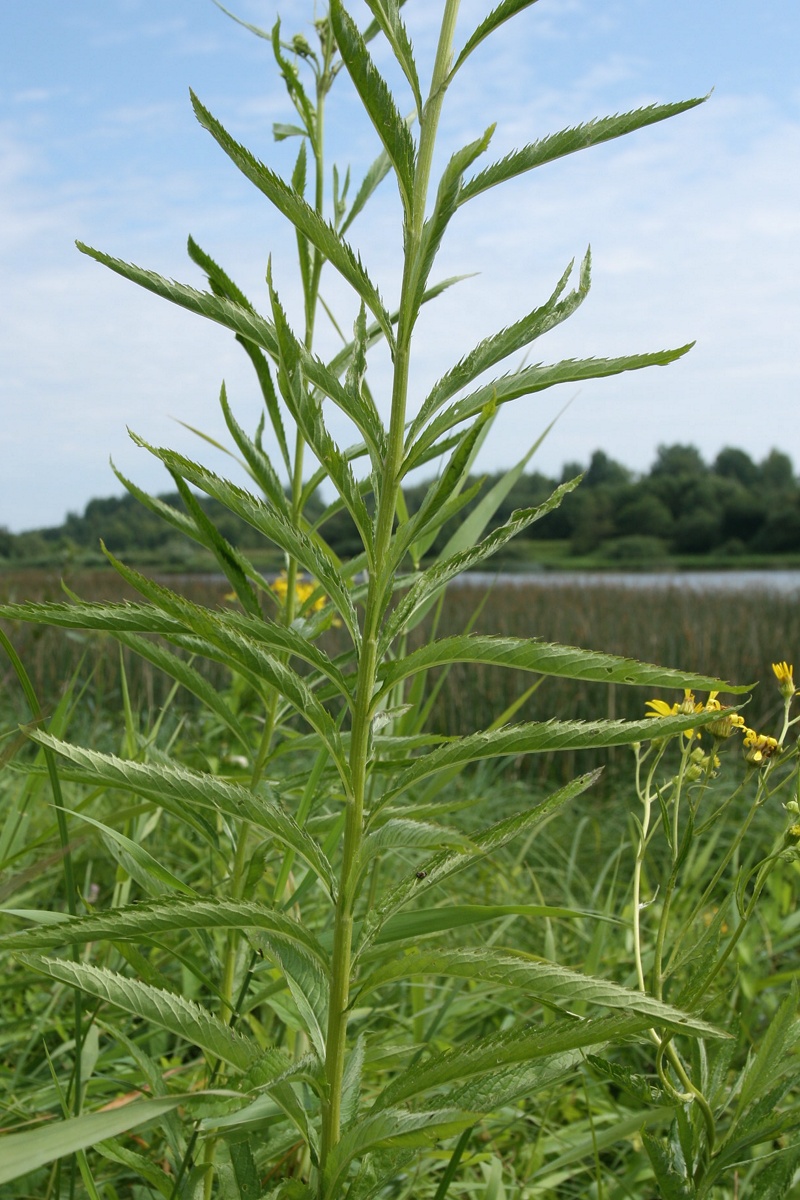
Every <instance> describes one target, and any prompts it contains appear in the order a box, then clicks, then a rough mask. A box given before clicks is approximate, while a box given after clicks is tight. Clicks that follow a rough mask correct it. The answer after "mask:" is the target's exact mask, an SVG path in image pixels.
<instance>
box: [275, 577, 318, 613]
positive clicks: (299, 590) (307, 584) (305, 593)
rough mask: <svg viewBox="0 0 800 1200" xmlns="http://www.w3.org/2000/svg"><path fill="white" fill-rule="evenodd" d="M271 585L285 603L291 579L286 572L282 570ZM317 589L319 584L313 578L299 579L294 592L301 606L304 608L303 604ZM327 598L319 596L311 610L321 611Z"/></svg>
mask: <svg viewBox="0 0 800 1200" xmlns="http://www.w3.org/2000/svg"><path fill="white" fill-rule="evenodd" d="M270 587H271V589H272V591H273V592H274V593H275V595H276V596H277V597H278V599H279V600H280V601H281V603H282V604H285V603H286V597H287V595H288V594H289V580H288V578H287V575H286V572H285V571H281V573H280V575H279V576H278V578H277V579H276V580H274V582H273V583H272V584H271V585H270ZM316 590H317V585H316V583H314V582H313V580H306V579H298V580H297V581H296V582H295V585H294V594H295V597H296V599H297V604H298V606H299V607H300V608H302V606H303V605H304V604H305V603H306V601H307V600H308V598H309V597H310V596H311V595H312V594H313V593H314V592H315V591H316ZM326 599H327V597H326V596H318V597H317V599H316V600H315V601H314V603H313V604H312V605H311V611H312V612H319V610H320V609H321V608H324V607H325V602H326Z"/></svg>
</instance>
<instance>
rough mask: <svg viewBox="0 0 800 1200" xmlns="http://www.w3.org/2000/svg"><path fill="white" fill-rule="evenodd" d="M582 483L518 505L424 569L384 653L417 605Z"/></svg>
mask: <svg viewBox="0 0 800 1200" xmlns="http://www.w3.org/2000/svg"><path fill="white" fill-rule="evenodd" d="M579 483H580V477H579V478H578V479H572V480H570V481H569V482H568V483H562V484H561V486H560V487H557V488H556V490H555V491H554V492H553V494H552V495H551V496H550V497H549V499H547V500H545V502H544V504H538V505H536V506H535V507H534V508H518V509H517V510H516V511H515V512H513V513H512V514H511V518H510V519H509V520H508V521H506V523H505V524H504V525H499V526H498V527H497V528H496V529H493V530H492V532H491V533H490V534H488V535H487V536H486V537H485V538H484V539H483V540H482V541H480V542H478V543H477V545H475V546H470V547H468V548H467V549H465V550H461V551H459V552H458V553H456V554H453V555H451V556H450V558H447V559H444V561H442V562H436V563H434V564H433V566H432V567H428V569H427V570H425V571H423V572H422V574H421V575H419V576H418V577H417V579H416V582H415V583H413V584H412V586H411V587H410V588H409V589H408V591H407V592H406V594H405V595H404V596H403V598H402V599H401V600H400V602H399V603H398V604H397V606H396V608H395V609H394V611H393V613H392V614H391V616H390V618H389V619H388V620H387V622H386V626H385V628H384V632H383V635H382V639H381V643H380V651H381V652H383V653H385V652H386V650H387V649H388V648H389V646H390V645H391V643H392V641H393V640H394V638H396V637H397V636H398V634H399V633H401V632H402V631H403V629H404V628H405V627H406V625H407V623H408V621H409V620H410V618H411V617H413V616H414V614H415V612H416V611H417V609H419V608H421V606H422V605H423V604H425V602H426V601H428V600H430V599H431V597H433V596H436V595H438V593H439V592H441V590H442V589H443V588H444V587H446V586H447V584H448V583H449V582H450V580H451V579H455V578H456V576H458V575H461V574H462V573H463V572H464V571H467V570H469V569H470V567H475V566H477V565H478V563H481V562H484V561H485V560H486V559H487V558H490V557H491V556H492V555H493V554H495V553H496V552H497V551H498V550H499V549H500V548H501V547H502V546H504V545H505V544H506V542H509V541H511V539H512V538H514V537H516V536H517V534H519V533H521V532H522V531H523V530H524V529H527V528H528V526H529V525H532V524H533V522H534V521H539V520H541V518H542V517H544V516H546V515H547V513H549V512H552V511H553V509H554V508H558V506H559V504H560V503H561V501H562V499H563V497H564V496H566V495H567V494H568V493H569V492H571V491H574V489H575V488H576V487H577V486H578V484H579Z"/></svg>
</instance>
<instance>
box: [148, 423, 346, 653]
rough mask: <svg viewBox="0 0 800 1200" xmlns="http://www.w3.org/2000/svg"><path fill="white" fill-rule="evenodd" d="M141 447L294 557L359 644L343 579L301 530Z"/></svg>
mask: <svg viewBox="0 0 800 1200" xmlns="http://www.w3.org/2000/svg"><path fill="white" fill-rule="evenodd" d="M136 440H137V442H140V443H141V444H142V445H143V446H145V447H146V448H147V449H149V450H150V452H151V453H152V454H155V455H156V457H158V458H160V459H161V461H162V462H163V463H164V464H165V466H167V467H173V468H174V469H175V470H176V471H178V472H179V473H180V474H181V476H182V477H183V478H184V479H186V480H187V481H188V482H189V483H193V484H195V486H196V487H199V488H200V489H201V490H202V491H204V492H205V493H206V494H207V495H209V496H213V498H214V499H215V500H219V502H220V503H221V504H224V505H225V507H226V508H228V509H229V510H230V511H231V512H234V513H236V515H237V516H239V517H242V519H243V520H245V521H247V523H248V525H252V526H253V528H254V529H258V530H260V531H261V532H262V533H264V534H265V535H266V536H267V537H268V538H270V540H271V541H273V542H275V544H276V545H277V546H280V548H281V549H282V550H285V551H286V553H287V554H289V555H291V556H292V557H293V558H296V559H297V560H298V562H299V563H300V564H301V565H302V567H303V568H304V569H305V570H306V571H308V572H309V574H311V575H313V576H315V577H316V578H317V579H318V580H319V582H320V583H321V584H322V585H323V587H324V589H325V591H326V592H327V594H328V596H329V597H330V598H331V600H332V601H333V603H334V604H335V605H336V608H337V609H338V611H339V615H340V616H341V618H342V620H343V621H344V623H345V625H346V626H347V629H348V631H349V633H350V634H351V636H352V638H353V640H354V641H355V642H356V644H358V643H359V642H360V638H361V635H360V631H359V628H358V618H357V617H356V612H355V609H354V607H353V602H352V599H351V598H350V593H349V591H348V588H347V584H346V583H345V581H344V579H343V577H342V576H341V575H340V574H339V572H338V571H337V570H336V568H335V567H334V565H333V563H332V562H331V561H330V559H328V558H326V557H325V555H324V554H322V552H321V551H320V549H319V548H318V546H317V545H316V544H315V542H314V541H313V539H312V538H310V537H309V536H308V535H307V534H306V533H304V532H303V530H302V529H299V528H298V527H297V526H295V525H293V524H292V523H291V522H290V521H288V520H287V519H286V518H285V517H283V516H282V515H281V514H280V513H278V512H275V511H274V510H273V509H271V508H269V507H268V506H267V505H266V504H264V503H262V502H261V501H260V500H257V499H256V497H255V496H251V495H250V494H249V493H248V492H246V491H245V490H244V489H243V488H240V487H237V486H236V484H233V483H231V482H230V481H229V480H227V479H221V478H220V477H219V476H218V475H215V474H214V473H213V472H212V471H208V470H206V468H205V467H202V466H200V465H199V464H198V463H194V462H191V461H190V460H189V459H187V458H184V456H183V455H181V454H177V453H175V452H174V451H172V450H164V449H159V448H157V447H154V446H149V445H148V444H147V443H146V442H143V441H141V439H138V438H137V439H136Z"/></svg>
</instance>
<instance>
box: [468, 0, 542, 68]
mask: <svg viewBox="0 0 800 1200" xmlns="http://www.w3.org/2000/svg"><path fill="white" fill-rule="evenodd" d="M535 3H536V0H502V3H501V4H498V6H497V8H494V9H492V11H491V12H490V13H489V15H488V17H485V18H484V19H483V20H482V21H481V23H480V25H479V26H478V28H477V29H476V30H475V32H474V33H472V34H470V36H469V37H468V38H467V41H466V43H465V44H464V48H463V50H462V51H461V53H460V54H459V56H458V58H457V59H456V61H455V62H454V63H453V66H452V68H451V70H450V75H449V78H450V79H452V78H453V76H454V75H455V73H456V71H457V70H458V69H459V67H460V66H461V64H462V63H463V62H464V61H465V59H467V58H468V57H469V55H470V54H471V53H472V51H473V50H474V49H475V48H476V47H477V46H479V45H480V44H481V42H482V41H484V40H485V39H486V38H487V37H488V36H489V34H490V33H493V32H494V30H495V29H498V28H499V27H500V26H501V25H502V24H503V23H504V22H505V21H508V20H510V19H511V17H513V16H515V15H516V14H517V13H519V12H522V11H523V9H526V8H530V6H531V5H532V4H535Z"/></svg>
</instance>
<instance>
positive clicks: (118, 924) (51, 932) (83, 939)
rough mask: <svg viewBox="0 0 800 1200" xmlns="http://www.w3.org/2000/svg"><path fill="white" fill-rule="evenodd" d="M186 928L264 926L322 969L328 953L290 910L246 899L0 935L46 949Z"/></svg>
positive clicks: (139, 909) (165, 905)
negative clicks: (300, 950)
mask: <svg viewBox="0 0 800 1200" xmlns="http://www.w3.org/2000/svg"><path fill="white" fill-rule="evenodd" d="M187 929H263V930H265V931H266V932H268V933H269V934H270V936H271V937H272V938H276V939H284V940H286V941H289V942H294V943H296V944H298V945H299V946H301V947H302V948H303V950H305V951H306V952H307V953H309V954H312V955H313V956H314V957H315V958H316V959H317V961H318V962H319V964H320V966H321V967H322V968H323V969H326V968H327V961H328V960H327V956H326V954H325V952H324V951H323V949H322V947H321V946H320V944H319V942H318V941H317V939H316V938H315V937H314V934H313V933H311V931H310V930H309V929H307V928H306V926H305V925H303V924H302V922H300V921H297V920H295V918H294V917H291V916H289V915H288V914H287V913H283V912H278V911H277V910H275V909H271V908H267V907H266V906H265V905H263V904H256V903H254V902H252V901H247V900H218V899H204V898H200V897H197V898H195V899H193V900H168V901H167V900H159V901H156V902H153V903H148V904H130V905H125V906H123V907H122V908H115V909H113V910H112V911H111V912H105V913H93V914H92V915H91V916H88V917H77V918H75V919H72V920H65V921H60V922H59V924H58V925H57V926H47V927H45V928H37V929H27V930H21V931H20V932H18V933H10V934H6V935H4V936H3V937H2V938H0V949H3V950H22V951H30V950H47V949H52V948H54V947H56V946H67V945H85V944H86V943H87V942H94V941H99V940H100V939H101V938H105V939H107V940H109V941H114V942H119V941H130V940H133V941H136V940H137V939H140V938H145V937H147V936H149V935H152V934H157V933H158V934H160V933H170V932H174V931H178V932H184V931H185V930H187Z"/></svg>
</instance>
